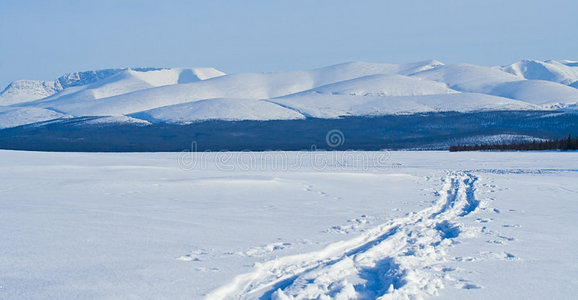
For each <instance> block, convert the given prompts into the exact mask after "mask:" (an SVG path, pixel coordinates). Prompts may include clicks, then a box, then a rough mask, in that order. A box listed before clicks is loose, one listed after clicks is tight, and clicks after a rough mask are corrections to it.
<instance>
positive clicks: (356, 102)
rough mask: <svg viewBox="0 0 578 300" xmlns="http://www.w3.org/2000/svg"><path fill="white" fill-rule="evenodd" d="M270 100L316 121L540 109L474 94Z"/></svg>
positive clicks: (318, 96)
mask: <svg viewBox="0 0 578 300" xmlns="http://www.w3.org/2000/svg"><path fill="white" fill-rule="evenodd" d="M270 101H272V102H274V103H278V104H281V105H283V106H285V107H288V108H291V109H294V110H296V111H298V112H300V113H302V114H303V115H305V116H308V117H315V118H339V117H342V116H379V115H388V114H412V113H423V112H440V111H456V112H471V111H484V110H528V109H537V107H536V106H535V105H532V104H528V103H526V102H522V101H516V100H511V99H507V98H501V97H495V96H489V95H484V94H474V93H452V94H441V95H426V96H405V97H404V96H401V97H399V96H398V97H379V96H365V97H356V96H348V95H320V94H315V93H312V94H304V95H293V96H287V97H283V98H276V99H271V100H270Z"/></svg>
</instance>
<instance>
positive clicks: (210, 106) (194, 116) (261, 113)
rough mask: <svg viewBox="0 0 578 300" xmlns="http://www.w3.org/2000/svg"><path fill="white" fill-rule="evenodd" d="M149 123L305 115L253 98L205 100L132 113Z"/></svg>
mask: <svg viewBox="0 0 578 300" xmlns="http://www.w3.org/2000/svg"><path fill="white" fill-rule="evenodd" d="M133 116H134V117H135V118H138V119H142V120H147V121H150V122H153V123H154V122H163V123H175V124H188V123H191V122H194V121H204V120H230V121H232V120H293V119H304V118H305V116H303V115H302V114H300V113H298V112H296V111H295V110H291V109H288V108H285V107H282V106H280V105H277V104H274V103H271V102H267V101H264V100H254V99H208V100H200V101H195V102H189V103H183V104H175V105H169V106H164V107H160V108H156V109H152V110H148V111H143V112H140V113H136V114H134V115H133Z"/></svg>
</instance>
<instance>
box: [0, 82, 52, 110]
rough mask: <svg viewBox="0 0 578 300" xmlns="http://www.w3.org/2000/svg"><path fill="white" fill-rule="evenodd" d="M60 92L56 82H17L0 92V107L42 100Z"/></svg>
mask: <svg viewBox="0 0 578 300" xmlns="http://www.w3.org/2000/svg"><path fill="white" fill-rule="evenodd" d="M61 90H62V87H61V86H60V83H59V82H58V81H39V80H17V81H14V82H12V83H10V84H9V85H8V86H7V87H6V88H5V89H4V90H3V91H2V92H0V106H1V105H12V104H18V103H23V102H28V101H34V100H38V99H42V98H45V97H48V96H51V95H54V94H55V93H57V92H59V91H61Z"/></svg>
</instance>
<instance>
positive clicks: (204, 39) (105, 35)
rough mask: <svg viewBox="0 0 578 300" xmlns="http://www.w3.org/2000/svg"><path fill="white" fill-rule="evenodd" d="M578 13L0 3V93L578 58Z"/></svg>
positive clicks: (341, 5)
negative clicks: (143, 79)
mask: <svg viewBox="0 0 578 300" xmlns="http://www.w3.org/2000/svg"><path fill="white" fill-rule="evenodd" d="M577 11H578V1H575V0H550V1H534V0H514V1H504V0H501V1H497V0H484V1H467V0H460V1H457V0H452V1H450V0H441V1H433V0H427V1H426V0H423V1H421V0H404V1H401V0H398V1H387V0H381V1H371V0H363V1H340V0H331V1H329V0H309V1H300V0H291V1H289V0H287V1H281V0H279V1H277V0H262V1H256V0H246V1H219V0H211V1H177V0H163V1H158V0H155V1H151V0H98V1H79V0H55V1H50V0H36V1H34V0H18V1H9V0H0V85H1V86H2V87H3V86H5V85H7V84H8V83H9V82H10V81H12V80H15V79H54V78H56V77H58V76H59V75H61V74H63V73H67V72H73V71H81V70H91V69H101V68H114V67H127V66H133V67H136V66H143V67H176V66H182V67H203V66H212V67H215V68H218V69H220V70H223V71H225V72H227V73H238V72H268V71H284V70H295V69H309V68H315V67H320V66H326V65H331V64H335V63H340V62H345V61H354V60H363V61H373V62H389V63H405V62H415V61H421V60H426V59H430V58H435V59H438V60H441V61H443V62H445V63H456V62H467V63H472V64H480V65H504V64H509V63H511V62H514V61H517V60H520V59H524V58H532V59H573V60H578V39H577V38H576V33H575V31H576V28H578V18H576V15H575V14H576V12H577Z"/></svg>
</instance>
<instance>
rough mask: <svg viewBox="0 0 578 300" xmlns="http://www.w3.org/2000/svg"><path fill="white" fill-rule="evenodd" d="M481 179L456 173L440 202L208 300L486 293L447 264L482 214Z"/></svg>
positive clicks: (257, 272)
mask: <svg viewBox="0 0 578 300" xmlns="http://www.w3.org/2000/svg"><path fill="white" fill-rule="evenodd" d="M477 180H478V178H477V177H476V176H474V175H472V174H471V173H469V172H448V174H447V175H446V176H445V178H443V187H442V189H441V190H440V191H438V192H437V194H438V197H437V200H436V201H434V202H433V204H432V205H431V206H429V207H428V208H426V209H424V210H422V211H419V212H411V213H409V214H408V215H406V216H405V217H401V218H397V219H393V220H390V221H388V222H386V223H384V224H381V225H379V226H377V227H374V228H373V229H369V230H367V231H365V232H363V233H362V234H361V235H360V236H358V237H355V238H353V239H350V240H343V241H339V242H336V243H333V244H330V245H328V246H327V247H326V248H324V249H322V250H320V251H315V252H311V253H304V254H298V255H292V256H286V257H280V258H277V259H274V260H271V261H267V262H264V263H256V264H255V267H254V270H253V271H251V272H249V273H246V274H242V275H239V276H237V277H236V278H234V279H233V280H232V281H231V282H230V283H229V284H227V285H224V286H222V287H221V288H219V289H217V290H215V291H213V292H212V293H210V294H209V295H207V297H206V298H207V299H270V298H272V299H375V298H380V299H420V298H423V297H426V296H430V295H437V294H438V291H439V290H440V289H441V288H443V287H444V283H448V282H451V281H459V282H461V283H462V285H461V287H462V288H465V289H477V288H480V286H478V285H476V284H473V283H471V282H468V281H467V280H456V279H454V278H452V276H450V275H449V272H451V271H453V270H454V269H453V268H449V267H445V266H444V263H445V262H448V261H451V260H454V261H455V260H459V258H453V257H450V256H449V255H448V254H447V252H446V251H447V249H448V248H449V246H450V245H451V244H452V243H453V239H455V238H457V237H458V236H459V235H461V234H463V233H464V230H465V229H464V228H462V226H460V224H459V223H458V221H459V219H460V218H462V217H464V216H467V215H469V214H470V213H472V212H474V211H475V210H476V209H477V208H478V207H479V206H480V200H478V199H477V198H476V196H475V190H476V186H475V183H476V181H477Z"/></svg>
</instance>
